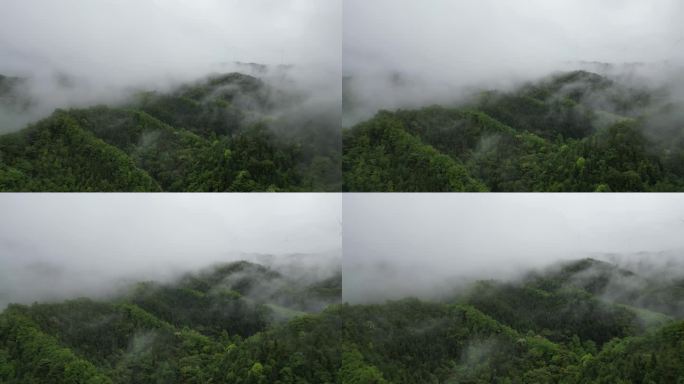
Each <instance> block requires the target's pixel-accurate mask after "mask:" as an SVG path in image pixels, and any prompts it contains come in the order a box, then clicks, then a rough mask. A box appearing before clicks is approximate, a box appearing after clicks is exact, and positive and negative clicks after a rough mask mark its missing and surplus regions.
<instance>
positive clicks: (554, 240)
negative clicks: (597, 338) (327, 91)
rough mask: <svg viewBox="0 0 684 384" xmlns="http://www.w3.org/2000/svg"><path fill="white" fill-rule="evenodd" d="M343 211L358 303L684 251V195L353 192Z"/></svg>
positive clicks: (348, 277) (348, 280) (349, 296)
mask: <svg viewBox="0 0 684 384" xmlns="http://www.w3.org/2000/svg"><path fill="white" fill-rule="evenodd" d="M343 210H344V234H343V244H344V255H343V274H344V280H343V282H344V287H343V295H344V298H345V300H348V301H352V302H358V301H374V300H382V299H387V298H400V297H404V296H406V295H418V296H430V295H433V294H435V293H437V294H439V293H444V289H451V288H453V287H456V286H459V285H461V284H465V283H467V282H472V281H473V280H474V279H483V278H484V279H488V278H514V277H516V276H518V275H519V274H520V273H523V272H526V271H529V269H530V268H538V267H544V266H547V265H550V264H552V263H555V262H558V261H559V260H569V259H578V258H583V257H608V254H614V255H622V256H628V255H635V254H637V253H639V252H644V253H645V254H649V255H657V254H659V253H661V252H667V253H668V255H677V256H679V257H680V258H681V257H682V256H683V255H682V252H684V238H683V237H682V236H681V233H682V232H683V231H684V196H680V195H678V194H650V195H649V194H626V195H614V194H613V195H601V194H345V196H344V198H343ZM611 257H612V256H611ZM679 265H682V264H681V263H680V264H679Z"/></svg>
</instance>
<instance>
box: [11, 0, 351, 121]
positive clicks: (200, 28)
mask: <svg viewBox="0 0 684 384" xmlns="http://www.w3.org/2000/svg"><path fill="white" fill-rule="evenodd" d="M341 40H342V1H341V0H323V1H313V0H59V1H52V0H3V1H2V2H1V4H0V74H3V75H6V76H19V77H25V78H28V79H29V83H28V86H27V87H26V88H28V91H27V92H28V94H29V96H30V97H31V99H32V100H33V102H34V103H33V105H32V108H31V110H30V111H28V112H26V111H20V113H17V112H16V111H13V110H11V109H7V108H3V106H2V105H0V132H3V131H4V132H7V131H12V130H17V129H20V128H22V127H23V126H24V125H25V124H27V123H28V122H31V121H34V120H37V119H39V118H42V117H45V116H46V115H49V114H50V113H52V111H53V110H54V109H55V108H58V107H59V108H65V107H81V106H88V105H94V104H102V103H112V102H118V101H121V100H122V99H124V98H125V97H128V96H130V93H132V92H133V91H137V90H141V89H143V90H161V91H164V90H167V89H169V88H170V87H171V86H174V85H177V84H179V83H181V82H186V81H191V80H196V79H198V78H201V77H204V76H207V75H209V74H213V73H227V72H233V71H240V72H243V73H247V74H251V75H255V76H259V77H261V78H264V79H265V80H267V82H270V83H276V84H280V85H282V83H285V84H286V85H285V86H287V88H288V91H289V92H304V93H305V94H307V95H309V96H310V97H311V98H315V99H317V100H319V101H320V100H323V101H325V102H328V103H334V105H335V106H337V107H338V106H339V104H340V101H339V100H340V93H341V90H340V84H341V79H340V78H341V66H342V64H341V60H342V58H341V46H340V45H341ZM235 62H255V63H259V64H266V65H269V68H270V72H269V73H265V74H263V73H256V72H253V71H250V69H249V68H246V67H244V66H243V67H238V66H236V65H235ZM280 64H285V65H293V67H291V68H290V69H289V70H288V72H287V76H286V78H285V79H286V80H287V81H284V80H285V79H284V77H283V73H282V71H277V70H276V69H274V68H276V67H277V66H278V65H280ZM64 79H67V80H68V81H66V82H65V81H63V80H64ZM269 80H270V81H269ZM60 83H62V84H69V85H70V86H68V87H64V86H63V85H61V84H60ZM4 109H7V110H4Z"/></svg>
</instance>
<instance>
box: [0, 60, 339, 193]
mask: <svg viewBox="0 0 684 384" xmlns="http://www.w3.org/2000/svg"><path fill="white" fill-rule="evenodd" d="M27 81H28V80H27V79H22V78H12V77H5V76H0V115H2V112H3V109H4V110H6V111H7V110H10V109H11V110H13V111H15V112H17V111H18V112H19V115H21V112H22V111H26V110H28V109H29V108H30V107H31V105H32V103H33V100H32V99H31V98H30V96H29V94H28V93H27V92H26V91H25V90H24V88H23V86H24V85H25V84H26V82H27ZM281 88H282V87H275V86H271V85H270V84H269V83H268V82H266V81H263V80H261V79H258V78H256V77H252V76H249V75H244V74H240V73H229V74H223V75H214V76H210V77H208V78H206V79H203V80H201V81H198V82H195V83H188V84H184V85H181V86H178V87H176V88H174V89H173V90H171V91H168V92H156V91H155V92H138V93H136V94H135V95H134V96H133V97H131V98H129V99H128V100H127V101H126V102H123V103H119V104H117V105H107V106H106V105H100V106H94V107H88V108H79V109H68V110H62V109H58V110H56V111H54V113H53V114H52V115H51V116H49V117H47V118H45V119H43V120H40V121H38V122H36V123H33V124H30V125H29V126H27V127H26V128H24V129H22V130H20V131H18V132H13V133H6V134H3V135H0V190H1V191H335V190H337V191H339V190H340V189H341V180H342V177H341V148H340V146H341V144H340V143H341V137H340V130H339V111H337V112H336V111H333V110H331V111H326V110H324V109H325V108H320V107H319V108H318V109H316V108H312V107H310V106H307V103H306V98H307V97H309V96H305V95H303V94H301V92H291V93H289V92H286V91H283V90H282V89H281ZM338 109H339V108H338ZM3 118H4V117H3V116H0V124H3ZM2 128H3V127H0V132H3V131H5V132H6V130H3V129H2Z"/></svg>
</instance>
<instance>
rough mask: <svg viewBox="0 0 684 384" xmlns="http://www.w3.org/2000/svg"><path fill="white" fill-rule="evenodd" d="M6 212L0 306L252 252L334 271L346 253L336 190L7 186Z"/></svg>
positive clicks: (1, 228)
mask: <svg viewBox="0 0 684 384" xmlns="http://www.w3.org/2000/svg"><path fill="white" fill-rule="evenodd" d="M0 211H2V212H3V219H2V220H1V221H0V307H4V306H5V305H6V304H8V303H10V302H21V303H30V302H32V301H35V300H49V299H55V300H57V299H63V298H69V297H75V296H88V297H97V296H102V295H106V294H110V293H112V292H115V291H116V289H117V288H123V287H125V286H126V285H127V284H130V283H132V282H136V281H140V280H162V281H164V280H169V279H172V278H176V277H179V276H180V275H182V274H183V273H186V272H190V271H195V270H200V269H203V268H207V267H209V266H211V265H213V264H215V263H222V262H230V261H236V260H244V259H246V260H251V261H256V262H261V263H264V264H266V265H269V266H272V267H273V268H274V269H276V270H284V269H285V268H286V267H288V266H289V267H290V268H297V266H302V267H306V268H310V269H311V270H316V269H315V268H314V267H319V270H320V271H328V270H329V269H330V268H331V266H334V265H335V264H336V263H337V265H339V257H340V254H341V238H340V215H341V197H340V196H337V195H332V194H330V195H326V194H290V195H284V194H283V195H280V194H279V195H271V194H194V195H193V194H180V195H147V194H134V195H127V194H104V195H103V194H69V195H50V194H44V195H42V194H41V195H31V194H7V195H4V196H2V199H0ZM264 255H270V256H268V257H267V256H264ZM321 274H323V272H321Z"/></svg>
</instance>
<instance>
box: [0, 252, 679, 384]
mask: <svg viewBox="0 0 684 384" xmlns="http://www.w3.org/2000/svg"><path fill="white" fill-rule="evenodd" d="M340 294H341V275H340V274H335V275H333V276H331V277H329V278H323V279H318V280H315V281H308V282H305V281H303V280H301V279H297V278H288V277H287V276H285V275H283V274H282V273H280V272H277V271H275V270H273V269H270V268H266V267H264V266H261V265H258V264H251V263H247V262H238V263H233V264H226V265H221V266H218V267H216V268H214V269H212V270H207V271H205V272H202V273H195V274H188V275H186V276H184V277H182V278H181V279H179V280H177V281H175V282H173V283H164V284H162V283H155V282H143V283H139V284H137V285H135V286H133V287H131V288H130V289H129V290H128V291H127V292H125V293H122V294H121V295H119V296H117V297H116V298H112V299H107V300H103V299H99V300H94V299H86V298H81V299H75V300H68V301H65V302H61V303H34V304H33V305H30V306H26V305H19V304H12V305H10V306H9V307H8V308H7V309H6V310H5V311H4V312H3V313H2V314H1V315H0V382H3V383H132V382H135V383H160V382H164V383H298V384H299V383H312V384H313V383H345V384H382V383H395V384H400V383H407V384H415V383H445V384H447V383H483V384H484V383H568V384H570V383H606V384H607V383H678V382H681V379H682V377H684V276H682V275H681V274H679V275H678V274H670V275H669V276H668V277H663V276H658V275H655V274H645V275H641V274H637V273H635V272H633V271H630V270H627V269H623V268H620V267H618V266H616V265H614V264H611V263H607V262H603V261H597V260H593V259H583V260H579V261H574V262H566V263H562V264H560V265H557V266H555V267H552V268H549V269H547V270H542V271H535V272H531V273H529V274H527V275H526V276H525V277H523V278H521V279H518V280H515V281H493V280H488V281H479V282H476V283H473V284H472V285H471V286H470V287H469V288H467V289H458V290H456V291H454V292H453V293H451V294H448V295H446V296H444V298H442V299H439V300H420V299H416V298H407V299H403V300H399V301H388V302H386V303H383V304H363V305H361V304H354V305H352V304H348V303H345V304H339V301H340V299H341V296H340Z"/></svg>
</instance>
